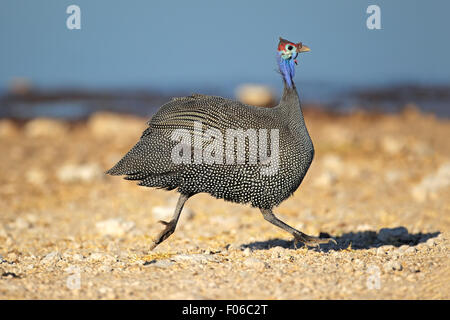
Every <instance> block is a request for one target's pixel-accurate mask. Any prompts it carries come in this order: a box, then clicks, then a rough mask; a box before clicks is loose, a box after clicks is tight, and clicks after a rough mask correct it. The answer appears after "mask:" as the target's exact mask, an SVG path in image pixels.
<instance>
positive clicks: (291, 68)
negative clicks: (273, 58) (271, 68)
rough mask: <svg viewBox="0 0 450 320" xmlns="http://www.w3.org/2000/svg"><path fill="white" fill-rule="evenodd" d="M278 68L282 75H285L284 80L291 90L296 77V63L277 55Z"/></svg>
mask: <svg viewBox="0 0 450 320" xmlns="http://www.w3.org/2000/svg"><path fill="white" fill-rule="evenodd" d="M277 62H278V67H279V69H280V72H281V74H282V75H283V78H284V80H285V81H286V83H287V85H288V87H289V88H292V87H293V84H294V82H293V79H294V76H295V62H294V59H293V58H292V57H291V58H289V59H284V58H283V57H281V54H280V53H278V55H277Z"/></svg>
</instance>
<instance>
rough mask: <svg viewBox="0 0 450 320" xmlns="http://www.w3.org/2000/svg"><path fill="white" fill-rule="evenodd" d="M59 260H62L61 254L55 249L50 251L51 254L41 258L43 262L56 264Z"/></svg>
mask: <svg viewBox="0 0 450 320" xmlns="http://www.w3.org/2000/svg"><path fill="white" fill-rule="evenodd" d="M59 260H61V255H60V254H59V252H58V251H53V252H50V253H49V254H47V255H46V256H45V257H44V259H42V260H41V263H42V264H46V265H48V264H55V263H57V262H58V261H59Z"/></svg>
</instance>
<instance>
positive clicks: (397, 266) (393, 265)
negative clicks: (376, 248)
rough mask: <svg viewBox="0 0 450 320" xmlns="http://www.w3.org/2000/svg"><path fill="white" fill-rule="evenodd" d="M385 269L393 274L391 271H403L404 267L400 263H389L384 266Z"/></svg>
mask: <svg viewBox="0 0 450 320" xmlns="http://www.w3.org/2000/svg"><path fill="white" fill-rule="evenodd" d="M383 269H384V271H386V272H391V271H401V270H402V269H403V267H402V264H401V263H400V262H399V261H389V262H386V263H385V264H384V265H383Z"/></svg>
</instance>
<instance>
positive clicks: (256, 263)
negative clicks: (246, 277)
mask: <svg viewBox="0 0 450 320" xmlns="http://www.w3.org/2000/svg"><path fill="white" fill-rule="evenodd" d="M244 265H245V266H246V267H250V268H255V269H259V270H261V269H264V268H266V267H267V264H266V263H265V262H264V261H262V260H260V259H257V258H247V259H245V261H244Z"/></svg>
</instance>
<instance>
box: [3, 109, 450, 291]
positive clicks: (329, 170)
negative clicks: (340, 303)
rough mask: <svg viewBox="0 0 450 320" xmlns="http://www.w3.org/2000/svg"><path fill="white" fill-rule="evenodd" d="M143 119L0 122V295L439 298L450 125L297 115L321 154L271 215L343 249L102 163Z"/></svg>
mask: <svg viewBox="0 0 450 320" xmlns="http://www.w3.org/2000/svg"><path fill="white" fill-rule="evenodd" d="M146 120H147V119H142V118H135V117H131V116H123V115H114V114H107V113H101V114H96V115H94V116H92V117H91V118H90V119H89V120H88V121H86V122H80V123H65V122H62V121H55V120H49V119H35V120H32V121H29V122H27V123H22V124H18V123H15V122H12V121H10V120H0V152H1V155H2V156H1V157H0V168H1V171H0V197H1V201H0V299H60V298H63V299H391V298H394V299H449V298H450V285H449V284H450V281H449V280H450V273H449V271H450V270H449V268H450V267H449V266H450V261H449V239H450V232H449V230H450V214H449V211H450V201H449V199H450V144H449V143H448V138H449V137H450V122H449V121H448V120H443V119H436V118H435V117H433V116H432V115H426V114H421V113H419V112H417V111H416V110H415V109H414V108H409V109H407V110H406V111H405V112H403V113H402V114H398V115H369V114H364V113H355V114H352V115H346V116H336V115H334V116H333V115H329V114H323V113H320V112H311V111H310V112H306V121H307V124H308V127H309V131H310V134H311V136H312V138H313V141H314V143H315V146H316V158H315V160H314V162H313V164H312V166H311V169H310V171H309V172H308V174H307V176H306V178H305V180H304V182H303V184H302V185H301V187H300V188H299V190H297V192H296V193H295V194H294V196H292V197H291V198H289V199H288V200H286V201H285V202H284V203H282V205H281V206H280V207H278V208H276V210H275V212H276V214H277V215H278V216H279V217H280V218H281V219H283V220H284V221H286V222H287V223H289V224H291V225H292V226H294V227H296V228H298V229H300V230H302V231H304V232H306V233H308V234H312V235H319V234H321V233H322V236H327V235H328V236H332V237H334V238H335V239H336V240H337V245H331V244H330V245H322V246H321V247H320V248H319V249H318V248H307V247H304V246H301V245H300V246H299V247H298V248H295V247H294V243H293V241H292V238H291V237H290V235H289V234H287V233H285V232H284V231H282V230H280V229H278V228H276V227H274V226H272V225H270V224H269V223H268V222H266V221H265V220H264V219H263V218H262V216H261V214H260V213H259V210H257V209H252V208H250V207H248V206H242V205H237V204H232V203H227V202H224V201H222V200H217V199H214V198H212V197H210V196H208V195H204V194H202V195H197V196H195V197H193V198H192V199H190V200H189V201H188V202H187V204H186V207H185V210H184V212H183V213H182V216H181V219H180V222H179V225H178V228H177V231H176V232H175V233H174V234H173V235H172V236H171V237H170V238H169V239H168V240H167V241H165V242H164V243H163V244H161V245H160V246H158V247H157V248H156V249H155V250H154V251H149V250H148V248H149V247H150V244H151V243H152V237H154V236H156V234H157V233H158V232H159V231H160V230H161V229H162V225H160V224H157V223H156V222H157V221H158V220H160V219H166V218H167V217H169V216H171V214H172V211H173V208H174V205H175V202H176V199H177V194H176V193H175V192H166V191H162V190H154V189H149V188H143V187H137V186H136V185H135V183H133V182H129V181H124V180H122V179H120V178H117V177H107V176H105V175H104V174H103V172H104V171H105V170H106V169H108V168H109V167H110V166H111V165H112V164H114V163H115V162H116V161H117V160H118V159H120V157H121V156H122V155H123V154H124V153H125V152H126V151H127V150H128V149H129V148H130V147H131V146H132V145H133V144H134V143H135V142H136V141H137V139H138V138H139V136H140V133H141V131H142V130H143V129H144V127H145V121H146Z"/></svg>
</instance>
